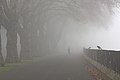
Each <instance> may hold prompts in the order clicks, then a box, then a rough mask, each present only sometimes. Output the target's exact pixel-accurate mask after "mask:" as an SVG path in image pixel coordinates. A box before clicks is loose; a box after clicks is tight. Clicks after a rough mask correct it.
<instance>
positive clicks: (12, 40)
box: [6, 28, 19, 63]
mask: <svg viewBox="0 0 120 80" xmlns="http://www.w3.org/2000/svg"><path fill="white" fill-rule="evenodd" d="M18 61H19V58H18V52H17V32H16V31H15V30H14V29H12V28H11V29H9V30H7V57H6V62H8V63H16V62H18Z"/></svg>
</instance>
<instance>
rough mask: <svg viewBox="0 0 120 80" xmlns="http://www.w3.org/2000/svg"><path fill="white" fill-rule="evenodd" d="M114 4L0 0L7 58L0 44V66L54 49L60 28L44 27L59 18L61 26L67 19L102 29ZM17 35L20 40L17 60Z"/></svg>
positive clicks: (84, 0) (75, 0)
mask: <svg viewBox="0 0 120 80" xmlns="http://www.w3.org/2000/svg"><path fill="white" fill-rule="evenodd" d="M117 3H119V2H118V1H117V0H0V26H3V27H4V28H5V29H6V30H7V47H6V48H7V57H6V60H5V61H4V60H3V56H2V53H1V44H0V62H1V64H2V65H3V64H4V63H5V62H8V63H14V62H19V61H21V60H22V59H31V58H32V56H38V55H39V56H41V55H45V54H46V53H47V52H48V50H49V48H50V47H53V48H52V49H54V47H56V45H57V43H58V41H59V39H60V36H61V33H62V30H63V27H62V26H59V27H58V26H57V25H56V27H51V26H52V24H51V26H49V25H47V26H46V24H48V23H49V22H50V21H51V20H53V19H52V18H56V17H58V16H59V17H58V19H59V20H60V22H59V23H62V25H63V24H64V21H62V20H65V19H66V18H67V17H71V18H73V19H75V20H77V21H80V22H81V23H82V22H85V23H89V24H93V23H94V24H95V23H96V24H100V25H101V24H102V25H105V24H106V22H108V20H109V19H110V14H111V13H113V11H112V8H113V7H114V6H115V5H116V4H117ZM117 5H118V4H117ZM108 14H109V15H108ZM60 17H61V18H60ZM96 19H97V20H96ZM59 20H58V21H59ZM56 22H57V21H56ZM17 35H19V36H20V39H21V42H20V43H21V53H20V57H18V52H17V45H16V44H17ZM0 40H1V39H0ZM0 42H1V41H0ZM50 45H51V46H50Z"/></svg>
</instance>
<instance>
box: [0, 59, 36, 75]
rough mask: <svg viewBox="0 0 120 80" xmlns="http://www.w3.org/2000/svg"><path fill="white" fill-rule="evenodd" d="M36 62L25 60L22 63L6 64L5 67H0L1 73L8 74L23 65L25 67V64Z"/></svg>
mask: <svg viewBox="0 0 120 80" xmlns="http://www.w3.org/2000/svg"><path fill="white" fill-rule="evenodd" d="M33 61H34V60H24V61H21V62H20V63H8V64H5V67H0V73H1V72H8V71H11V70H13V69H15V68H17V67H19V66H21V65H24V64H28V63H30V62H33Z"/></svg>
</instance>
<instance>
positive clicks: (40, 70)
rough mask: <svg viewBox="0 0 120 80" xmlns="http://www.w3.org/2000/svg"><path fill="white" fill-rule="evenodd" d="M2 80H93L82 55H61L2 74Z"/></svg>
mask: <svg viewBox="0 0 120 80" xmlns="http://www.w3.org/2000/svg"><path fill="white" fill-rule="evenodd" d="M0 80H93V79H91V77H90V76H89V74H88V72H87V71H86V69H85V66H84V64H83V60H82V57H80V55H74V56H73V55H72V56H67V55H59V56H52V57H47V58H44V59H41V60H40V61H37V62H34V63H30V64H27V65H24V66H21V67H19V68H17V69H15V70H12V71H10V72H5V73H0Z"/></svg>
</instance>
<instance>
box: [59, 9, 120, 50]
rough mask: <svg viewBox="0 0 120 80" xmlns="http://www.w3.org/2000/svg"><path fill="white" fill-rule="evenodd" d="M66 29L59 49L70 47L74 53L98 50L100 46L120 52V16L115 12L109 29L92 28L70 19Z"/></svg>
mask: <svg viewBox="0 0 120 80" xmlns="http://www.w3.org/2000/svg"><path fill="white" fill-rule="evenodd" d="M66 26H67V27H66V28H65V29H64V31H63V35H62V37H61V40H60V42H59V49H61V50H62V49H63V50H65V49H67V48H68V47H70V48H71V49H72V51H79V50H80V49H81V48H83V47H86V48H88V47H92V48H97V47H96V46H97V45H99V46H101V47H102V48H103V49H114V50H120V37H119V34H120V31H119V30H120V15H119V11H118V10H115V15H113V16H112V21H111V23H109V27H97V26H90V25H87V24H84V23H80V22H77V21H75V20H73V19H68V20H67V22H66Z"/></svg>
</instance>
